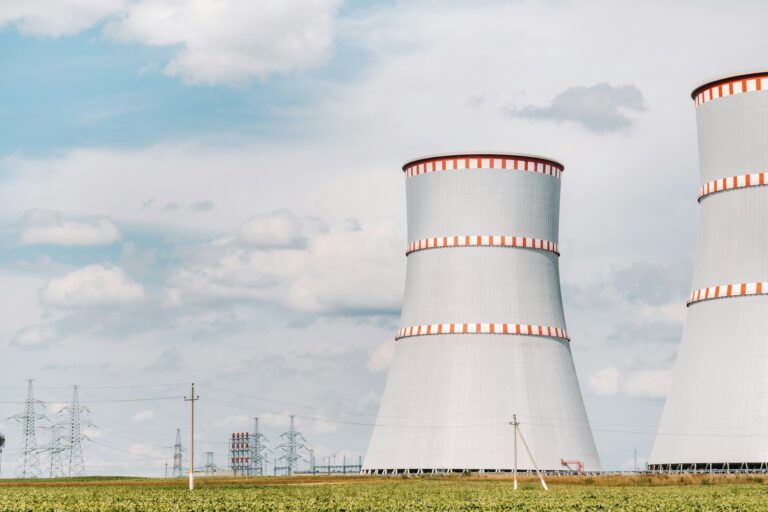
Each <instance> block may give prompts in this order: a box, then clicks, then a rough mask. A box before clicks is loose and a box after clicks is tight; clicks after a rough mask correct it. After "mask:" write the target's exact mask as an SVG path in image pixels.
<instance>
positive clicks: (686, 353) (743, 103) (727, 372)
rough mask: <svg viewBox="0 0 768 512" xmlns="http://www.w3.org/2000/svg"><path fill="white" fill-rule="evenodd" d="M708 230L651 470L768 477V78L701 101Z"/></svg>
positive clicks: (704, 90) (698, 94)
mask: <svg viewBox="0 0 768 512" xmlns="http://www.w3.org/2000/svg"><path fill="white" fill-rule="evenodd" d="M692 97H693V100H694V105H695V108H696V123H697V126H698V139H699V162H700V175H701V188H700V190H699V203H700V206H701V223H700V227H699V240H698V246H697V249H696V261H695V265H694V272H693V286H692V289H693V291H692V292H691V294H690V296H689V298H688V314H687V318H686V322H685V328H684V331H683V337H682V342H681V344H680V348H679V351H678V357H677V362H676V366H675V371H674V378H673V382H672V387H671V390H670V392H669V395H668V396H667V402H666V404H665V407H664V412H663V414H662V417H661V423H660V425H659V431H658V434H657V437H656V442H655V444H654V447H653V451H652V453H651V457H650V460H649V465H650V468H651V469H655V470H725V471H730V470H765V469H768V372H767V371H766V369H767V367H766V361H768V314H766V313H768V296H766V294H768V282H765V281H762V280H763V279H768V188H766V187H765V186H763V185H766V181H768V180H767V178H766V172H765V171H766V170H768V72H763V73H753V74H746V75H739V76H731V77H728V78H723V79H720V80H715V81H712V82H708V83H706V84H704V85H702V86H701V87H698V88H697V89H695V90H694V91H693V93H692Z"/></svg>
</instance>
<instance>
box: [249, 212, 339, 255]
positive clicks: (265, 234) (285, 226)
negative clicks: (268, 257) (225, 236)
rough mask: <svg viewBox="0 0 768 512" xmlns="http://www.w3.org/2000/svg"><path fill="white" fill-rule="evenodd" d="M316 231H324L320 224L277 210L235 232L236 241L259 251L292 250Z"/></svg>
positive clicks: (258, 217)
mask: <svg viewBox="0 0 768 512" xmlns="http://www.w3.org/2000/svg"><path fill="white" fill-rule="evenodd" d="M317 231H324V226H322V223H321V222H319V221H315V220H313V219H300V218H298V217H296V216H295V215H293V214H292V213H291V212H289V211H288V210H279V211H276V212H274V213H270V214H267V215H257V216H255V217H253V218H251V219H250V220H249V221H247V222H244V223H243V224H242V225H241V226H240V229H238V231H237V240H238V241H239V242H241V243H242V244H243V245H246V246H250V247H256V248H260V249H294V248H299V247H302V246H304V245H306V243H307V236H308V235H310V234H312V232H317Z"/></svg>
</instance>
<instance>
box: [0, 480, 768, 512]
mask: <svg viewBox="0 0 768 512" xmlns="http://www.w3.org/2000/svg"><path fill="white" fill-rule="evenodd" d="M199 483H200V487H199V488H198V489H196V490H195V491H194V492H189V491H187V490H186V489H185V488H184V482H183V481H181V480H144V479H120V480H116V479H76V480H68V481H61V480H59V481H51V480H49V481H45V480H40V481H35V482H30V481H0V510H2V511H25V512H28V511H29V512H32V511H51V512H53V511H57V512H59V511H69V510H72V511H79V512H91V511H92V512H97V511H98V512H102V511H104V512H106V511H110V512H111V511H158V512H164V511H169V512H170V511H174V512H183V511H196V512H203V511H206V512H208V511H210V512H214V511H222V512H223V511H262V510H264V511H266V510H270V511H271V510H277V511H337V510H338V511H342V510H343V511H385V510H386V511H390V510H396V511H398V512H405V511H428V510H439V511H453V510H456V511H470V510H472V511H479V510H498V511H501V510H520V511H561V510H565V511H569V510H572V511H576V510H584V511H586V510H602V511H643V512H645V511H667V510H674V511H705V510H717V511H753V510H754V511H757V510H766V507H768V505H766V504H768V485H766V483H765V481H764V480H763V478H761V477H752V478H749V477H746V478H730V479H727V478H724V477H723V478H706V477H701V478H690V477H682V478H680V477H669V478H661V477H653V478H650V477H648V478H642V477H636V478H635V479H630V478H611V477H607V478H599V477H598V478H579V477H574V478H559V479H554V480H553V481H552V482H551V489H550V491H549V492H546V493H545V492H543V491H542V490H541V488H540V487H538V484H537V482H535V481H532V480H525V481H524V482H523V484H522V486H521V488H520V490H518V491H517V492H515V491H514V490H513V488H512V482H511V480H509V479H507V478H471V477H470V478H462V477H454V478H408V479H404V478H367V477H352V478H350V477H346V478H341V477H339V478H336V477H326V478H323V477H313V478H301V477H296V478H277V479H274V478H273V479H268V478H261V479H250V480H243V479H225V478H208V479H201V480H200V482H199Z"/></svg>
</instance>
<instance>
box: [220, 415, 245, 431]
mask: <svg viewBox="0 0 768 512" xmlns="http://www.w3.org/2000/svg"><path fill="white" fill-rule="evenodd" d="M251 421H252V420H251V418H249V417H248V416H246V415H245V414H234V415H230V416H227V417H225V418H221V419H218V420H216V421H214V422H213V426H214V427H218V428H241V429H242V428H247V427H248V426H249V425H250V424H251Z"/></svg>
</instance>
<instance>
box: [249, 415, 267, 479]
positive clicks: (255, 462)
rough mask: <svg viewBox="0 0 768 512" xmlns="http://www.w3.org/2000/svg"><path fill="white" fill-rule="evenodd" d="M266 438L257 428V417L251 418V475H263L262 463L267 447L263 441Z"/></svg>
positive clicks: (264, 459) (264, 462) (263, 462)
mask: <svg viewBox="0 0 768 512" xmlns="http://www.w3.org/2000/svg"><path fill="white" fill-rule="evenodd" d="M266 440H267V438H266V437H265V436H264V434H262V433H261V431H260V430H259V418H253V434H251V446H250V447H251V457H250V459H251V460H250V465H251V467H250V471H249V473H250V474H251V475H259V476H263V475H264V465H265V464H266V462H267V450H268V449H267V447H266V445H265V441H266Z"/></svg>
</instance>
